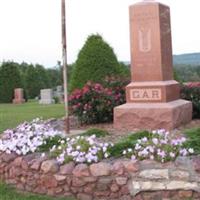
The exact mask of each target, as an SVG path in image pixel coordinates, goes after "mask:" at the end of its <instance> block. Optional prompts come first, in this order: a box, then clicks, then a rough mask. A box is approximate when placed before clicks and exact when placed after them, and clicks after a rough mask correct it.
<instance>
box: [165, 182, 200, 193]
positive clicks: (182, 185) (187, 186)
mask: <svg viewBox="0 0 200 200" xmlns="http://www.w3.org/2000/svg"><path fill="white" fill-rule="evenodd" d="M166 189H168V190H179V189H181V190H194V191H195V190H196V189H198V183H196V182H187V181H170V182H169V183H167V184H166Z"/></svg>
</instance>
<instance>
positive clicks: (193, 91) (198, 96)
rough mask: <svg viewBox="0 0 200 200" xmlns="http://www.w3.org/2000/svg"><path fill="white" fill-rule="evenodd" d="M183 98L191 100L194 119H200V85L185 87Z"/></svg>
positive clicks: (182, 92) (182, 90)
mask: <svg viewBox="0 0 200 200" xmlns="http://www.w3.org/2000/svg"><path fill="white" fill-rule="evenodd" d="M181 98H183V99H185V100H189V101H191V102H192V105H193V118H200V85H199V83H195V84H188V85H183V86H182V88H181Z"/></svg>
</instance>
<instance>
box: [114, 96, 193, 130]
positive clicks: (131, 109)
mask: <svg viewBox="0 0 200 200" xmlns="http://www.w3.org/2000/svg"><path fill="white" fill-rule="evenodd" d="M191 119H192V103H191V102H189V101H185V100H182V99H179V100H176V101H171V102H167V103H126V104H123V105H121V106H118V107H115V108H114V127H115V128H116V129H125V130H129V131H133V130H136V129H140V130H144V129H147V130H155V129H166V130H172V129H174V128H177V127H178V126H180V125H181V124H186V123H188V122H190V121H191Z"/></svg>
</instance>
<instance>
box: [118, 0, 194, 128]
mask: <svg viewBox="0 0 200 200" xmlns="http://www.w3.org/2000/svg"><path fill="white" fill-rule="evenodd" d="M129 13H130V41H131V83H130V84H129V85H127V87H126V102H127V103H126V104H124V105H121V106H118V107H116V108H115V109H114V126H115V128H117V129H126V130H130V131H134V130H138V129H150V130H152V129H158V128H165V129H167V130H171V129H174V128H176V127H178V126H180V125H181V124H185V123H188V122H189V121H190V120H191V119H192V104H191V102H188V101H184V100H180V86H179V83H178V82H177V81H175V80H173V67H172V41H171V24H170V9H169V7H168V6H166V5H163V4H161V3H159V2H156V1H142V2H140V3H136V4H134V5H132V6H130V8H129Z"/></svg>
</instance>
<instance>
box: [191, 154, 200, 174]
mask: <svg viewBox="0 0 200 200" xmlns="http://www.w3.org/2000/svg"><path fill="white" fill-rule="evenodd" d="M193 167H194V170H195V171H196V172H197V173H200V158H199V157H196V158H194V159H193Z"/></svg>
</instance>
